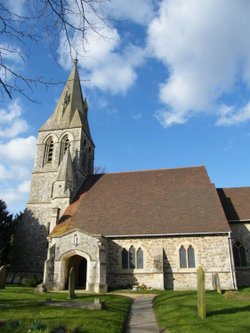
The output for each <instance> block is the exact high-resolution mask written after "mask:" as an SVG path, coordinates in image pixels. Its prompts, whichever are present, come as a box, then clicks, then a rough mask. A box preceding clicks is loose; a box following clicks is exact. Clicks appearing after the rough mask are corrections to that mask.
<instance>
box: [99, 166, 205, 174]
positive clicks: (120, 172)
mask: <svg viewBox="0 0 250 333" xmlns="http://www.w3.org/2000/svg"><path fill="white" fill-rule="evenodd" d="M190 169H205V170H206V166H205V165H198V166H190V167H177V168H160V169H147V170H132V171H117V172H105V173H104V174H105V175H117V174H124V173H143V172H157V171H167V170H190Z"/></svg>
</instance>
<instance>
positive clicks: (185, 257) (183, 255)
mask: <svg viewBox="0 0 250 333" xmlns="http://www.w3.org/2000/svg"><path fill="white" fill-rule="evenodd" d="M179 260H180V268H194V267H195V253H194V248H193V246H192V245H189V247H188V248H187V249H186V248H185V247H184V246H183V245H182V246H181V247H180V249H179Z"/></svg>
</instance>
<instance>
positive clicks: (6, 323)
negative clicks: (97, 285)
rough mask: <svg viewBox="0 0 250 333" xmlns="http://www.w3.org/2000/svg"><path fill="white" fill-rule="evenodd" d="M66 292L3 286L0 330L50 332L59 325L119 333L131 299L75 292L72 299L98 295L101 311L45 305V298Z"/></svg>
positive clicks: (64, 297) (60, 296)
mask: <svg viewBox="0 0 250 333" xmlns="http://www.w3.org/2000/svg"><path fill="white" fill-rule="evenodd" d="M67 296H68V295H67V293H42V294H36V293H34V289H33V288H24V287H13V286H7V287H6V288H5V289H1V290H0V325H1V326H0V331H1V333H13V332H16V333H22V332H25V333H27V332H28V333H50V332H56V329H57V328H59V327H63V328H64V329H65V331H67V332H75V333H76V332H77V333H106V332H110V333H120V332H122V330H123V326H124V323H125V320H126V318H127V314H128V311H129V308H130V305H131V302H132V301H131V299H129V298H127V297H124V296H116V295H112V294H111V295H109V294H103V295H99V294H98V295H96V294H92V295H91V294H77V298H76V299H75V300H74V301H77V302H88V301H89V302H93V301H94V299H95V298H97V297H98V298H99V299H100V300H102V301H103V302H104V306H105V307H104V310H101V311H99V310H88V309H79V308H63V307H55V306H54V307H53V306H46V305H45V304H44V301H45V300H46V299H51V300H57V301H60V300H61V301H65V300H67Z"/></svg>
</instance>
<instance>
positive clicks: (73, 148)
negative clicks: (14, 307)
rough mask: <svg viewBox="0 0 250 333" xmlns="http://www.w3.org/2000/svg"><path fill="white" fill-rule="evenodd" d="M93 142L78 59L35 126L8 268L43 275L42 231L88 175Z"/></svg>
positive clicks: (44, 249) (44, 234)
mask: <svg viewBox="0 0 250 333" xmlns="http://www.w3.org/2000/svg"><path fill="white" fill-rule="evenodd" d="M94 150H95V145H94V142H93V140H92V137H91V134H90V130H89V124H88V104H87V100H86V98H84V97H83V93H82V89H81V84H80V79H79V73H78V67H77V60H75V61H74V65H73V68H72V71H71V73H70V75H69V78H68V80H67V82H66V84H65V86H64V89H63V91H62V94H61V97H60V99H59V101H58V103H57V105H56V107H55V110H54V112H53V113H52V115H51V116H50V118H49V119H48V120H47V121H46V122H45V124H44V125H43V126H42V127H41V128H40V130H39V132H38V139H37V150H36V158H35V164H34V169H33V173H32V179H31V188H30V195H29V201H28V204H27V208H26V210H25V213H24V216H23V219H22V221H21V222H20V225H19V227H18V230H17V235H16V240H15V246H14V255H13V258H14V262H13V270H15V271H18V272H23V273H26V272H27V273H33V274H34V273H38V274H42V272H43V264H44V261H45V260H46V256H47V238H46V237H47V235H48V233H49V232H50V231H51V230H52V229H53V228H54V226H55V225H56V223H57V221H58V219H59V218H60V216H61V215H62V214H63V212H64V210H65V209H66V207H67V206H68V205H69V204H70V203H71V202H72V200H73V198H74V196H75V194H76V193H77V191H78V189H79V187H80V186H81V184H82V183H83V181H84V180H85V178H86V176H87V175H88V174H92V173H93V168H94Z"/></svg>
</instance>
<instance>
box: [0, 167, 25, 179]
mask: <svg viewBox="0 0 250 333" xmlns="http://www.w3.org/2000/svg"><path fill="white" fill-rule="evenodd" d="M28 177H30V170H29V168H28V167H25V166H21V165H15V164H13V165H4V164H0V180H8V179H24V178H28Z"/></svg>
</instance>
